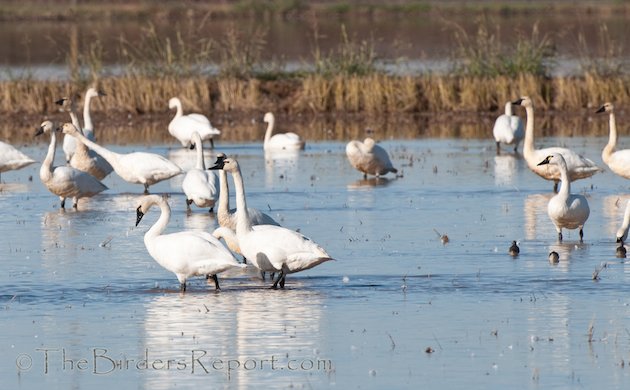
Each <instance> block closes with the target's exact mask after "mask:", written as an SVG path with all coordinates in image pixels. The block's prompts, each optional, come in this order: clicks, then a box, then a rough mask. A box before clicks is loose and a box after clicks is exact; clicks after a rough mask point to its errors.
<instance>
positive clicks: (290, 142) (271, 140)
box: [263, 112, 304, 150]
mask: <svg viewBox="0 0 630 390" xmlns="http://www.w3.org/2000/svg"><path fill="white" fill-rule="evenodd" d="M263 121H264V122H266V123H267V131H266V132H265V142H264V144H263V149H264V150H300V149H304V141H303V140H302V139H301V138H300V136H299V135H297V134H295V133H280V134H274V135H273V136H272V134H273V127H274V125H275V123H276V118H275V117H274V116H273V114H272V113H270V112H268V113H266V114H265V116H264V117H263Z"/></svg>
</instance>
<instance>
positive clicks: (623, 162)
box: [596, 103, 630, 179]
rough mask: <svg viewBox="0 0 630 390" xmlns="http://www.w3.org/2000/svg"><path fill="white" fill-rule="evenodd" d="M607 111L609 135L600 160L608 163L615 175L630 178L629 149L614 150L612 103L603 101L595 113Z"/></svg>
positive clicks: (615, 130) (614, 136)
mask: <svg viewBox="0 0 630 390" xmlns="http://www.w3.org/2000/svg"><path fill="white" fill-rule="evenodd" d="M601 112H607V113H609V116H610V122H609V125H608V126H609V128H610V135H609V138H608V144H607V145H606V146H605V147H604V150H603V151H602V160H604V163H606V165H608V168H610V170H611V171H613V172H615V173H616V174H617V175H619V176H621V177H624V178H626V179H630V149H624V150H618V151H615V147H616V146H617V123H616V121H615V112H614V107H613V105H612V103H604V105H603V106H601V107H600V109H599V110H597V111H596V113H601Z"/></svg>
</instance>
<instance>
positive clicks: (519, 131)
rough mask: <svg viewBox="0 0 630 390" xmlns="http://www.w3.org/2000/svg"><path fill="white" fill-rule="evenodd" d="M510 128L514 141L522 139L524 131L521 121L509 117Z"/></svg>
mask: <svg viewBox="0 0 630 390" xmlns="http://www.w3.org/2000/svg"><path fill="white" fill-rule="evenodd" d="M510 128H511V129H512V133H511V135H512V136H513V138H516V139H519V140H520V139H523V137H524V136H525V130H524V128H523V121H522V120H521V118H519V117H518V116H516V115H512V116H510Z"/></svg>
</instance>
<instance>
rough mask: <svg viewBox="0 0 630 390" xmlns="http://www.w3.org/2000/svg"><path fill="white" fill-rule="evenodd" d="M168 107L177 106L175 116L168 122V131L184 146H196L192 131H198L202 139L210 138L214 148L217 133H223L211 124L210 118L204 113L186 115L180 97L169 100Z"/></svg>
mask: <svg viewBox="0 0 630 390" xmlns="http://www.w3.org/2000/svg"><path fill="white" fill-rule="evenodd" d="M168 108H169V109H171V110H172V109H173V108H176V109H177V112H176V113H175V117H174V118H173V119H172V120H171V122H170V123H169V124H168V132H169V133H170V134H171V135H172V136H173V137H175V138H177V139H178V140H179V142H181V143H182V146H183V147H185V148H187V147H190V148H191V149H192V148H193V147H194V144H193V143H192V133H193V132H195V131H196V132H198V133H199V135H200V136H201V140H202V141H205V140H210V146H211V147H212V148H214V140H213V139H212V138H213V137H214V136H215V135H219V134H221V130H219V129H216V128H214V127H213V126H212V125H211V124H210V120H209V119H208V118H207V117H206V116H205V115H202V114H188V115H184V110H183V109H182V102H181V100H179V98H176V97H173V98H171V99H170V100H169V101H168Z"/></svg>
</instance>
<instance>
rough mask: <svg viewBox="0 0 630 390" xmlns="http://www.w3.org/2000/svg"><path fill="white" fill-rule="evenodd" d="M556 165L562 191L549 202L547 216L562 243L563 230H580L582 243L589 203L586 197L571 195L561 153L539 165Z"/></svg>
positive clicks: (550, 156) (548, 157)
mask: <svg viewBox="0 0 630 390" xmlns="http://www.w3.org/2000/svg"><path fill="white" fill-rule="evenodd" d="M549 164H552V165H556V166H558V168H559V169H560V181H562V186H561V187H560V191H559V192H558V193H557V194H556V195H555V196H554V197H552V198H551V199H550V200H549V203H548V204H547V214H548V215H549V218H550V219H551V221H552V222H553V224H554V225H555V226H556V231H557V232H558V240H559V241H562V229H563V228H564V229H580V242H581V241H582V240H583V238H584V232H583V228H584V223H585V222H586V220H587V219H588V216H589V214H590V208H589V206H588V201H587V200H586V197H585V196H584V195H580V194H571V182H570V181H569V174H568V171H567V164H566V162H565V160H564V157H563V156H562V154H560V153H554V154H551V155H549V156H547V157H546V158H545V159H544V160H543V161H541V162H540V163H538V165H540V166H542V165H549Z"/></svg>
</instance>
